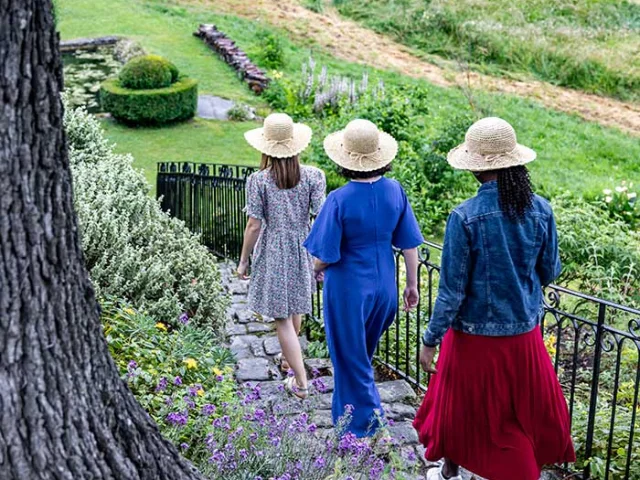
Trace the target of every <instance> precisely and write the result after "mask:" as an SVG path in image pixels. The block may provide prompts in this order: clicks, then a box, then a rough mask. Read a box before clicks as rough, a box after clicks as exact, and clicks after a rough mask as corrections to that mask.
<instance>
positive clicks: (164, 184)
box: [156, 162, 256, 258]
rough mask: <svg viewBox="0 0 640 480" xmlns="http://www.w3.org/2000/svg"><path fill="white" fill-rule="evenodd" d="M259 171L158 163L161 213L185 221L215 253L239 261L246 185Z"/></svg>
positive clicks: (244, 218) (242, 167) (184, 163)
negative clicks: (248, 179) (250, 177)
mask: <svg viewBox="0 0 640 480" xmlns="http://www.w3.org/2000/svg"><path fill="white" fill-rule="evenodd" d="M255 170H256V169H255V168H252V167H244V166H237V165H234V166H230V165H219V164H215V163H186V162H162V163H158V171H157V183H156V184H157V195H158V198H162V203H161V205H162V209H163V210H165V211H168V212H171V215H173V216H174V217H176V218H179V219H180V220H183V221H184V222H185V224H186V225H187V227H188V228H189V229H190V230H191V231H192V232H195V233H198V234H199V235H200V238H201V241H202V243H203V244H204V245H206V246H207V247H208V248H209V249H210V250H211V251H212V252H213V253H215V254H216V255H219V256H222V257H229V258H237V257H239V256H240V251H241V249H242V238H243V231H244V225H245V223H246V217H245V215H244V213H243V210H244V207H245V197H246V193H245V185H246V181H247V177H248V176H249V175H250V174H251V173H253V172H254V171H255Z"/></svg>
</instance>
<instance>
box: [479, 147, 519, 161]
mask: <svg viewBox="0 0 640 480" xmlns="http://www.w3.org/2000/svg"><path fill="white" fill-rule="evenodd" d="M517 150H518V146H517V145H516V146H515V147H514V148H513V150H510V151H508V152H501V153H493V154H491V155H484V159H485V161H486V162H488V163H493V162H495V161H496V160H500V159H501V158H502V157H504V156H510V155H515V153H516V151H517Z"/></svg>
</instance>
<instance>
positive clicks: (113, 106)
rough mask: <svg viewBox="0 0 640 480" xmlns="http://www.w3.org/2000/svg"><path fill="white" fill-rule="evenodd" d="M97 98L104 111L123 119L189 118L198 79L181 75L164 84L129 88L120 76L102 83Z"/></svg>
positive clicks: (195, 101)
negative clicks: (145, 88) (154, 86)
mask: <svg viewBox="0 0 640 480" xmlns="http://www.w3.org/2000/svg"><path fill="white" fill-rule="evenodd" d="M100 101H101V103H102V107H103V109H104V111H106V112H109V113H111V115H113V117H114V118H116V119H117V120H119V121H122V122H124V123H129V124H134V125H153V124H163V123H169V122H174V121H179V120H187V119H189V118H192V117H193V116H194V115H195V113H196V109H197V107H198V82H197V81H196V80H193V79H191V78H180V79H179V80H178V81H176V82H175V83H174V84H172V85H171V86H169V87H166V88H157V89H153V90H132V89H129V88H125V87H123V86H122V84H121V82H120V80H119V79H109V80H106V81H105V82H104V83H103V84H102V88H101V90H100Z"/></svg>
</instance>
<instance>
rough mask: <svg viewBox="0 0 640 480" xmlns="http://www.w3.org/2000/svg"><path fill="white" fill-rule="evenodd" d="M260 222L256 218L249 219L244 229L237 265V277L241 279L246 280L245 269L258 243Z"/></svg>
mask: <svg viewBox="0 0 640 480" xmlns="http://www.w3.org/2000/svg"><path fill="white" fill-rule="evenodd" d="M261 228H262V221H261V220H258V219H257V218H253V217H249V221H248V222H247V227H246V228H245V229H244V241H243V243H242V253H241V254H240V263H239V264H238V275H239V276H240V277H241V278H247V268H248V267H249V257H250V256H251V252H253V249H254V248H255V246H256V243H257V242H258V237H260V230H261Z"/></svg>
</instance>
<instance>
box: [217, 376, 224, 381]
mask: <svg viewBox="0 0 640 480" xmlns="http://www.w3.org/2000/svg"><path fill="white" fill-rule="evenodd" d="M223 380H224V375H216V381H218V382H221V381H223Z"/></svg>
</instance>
